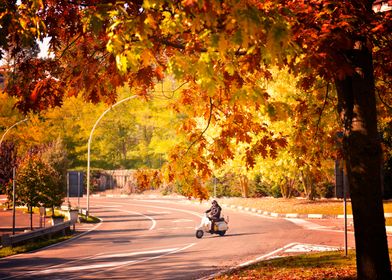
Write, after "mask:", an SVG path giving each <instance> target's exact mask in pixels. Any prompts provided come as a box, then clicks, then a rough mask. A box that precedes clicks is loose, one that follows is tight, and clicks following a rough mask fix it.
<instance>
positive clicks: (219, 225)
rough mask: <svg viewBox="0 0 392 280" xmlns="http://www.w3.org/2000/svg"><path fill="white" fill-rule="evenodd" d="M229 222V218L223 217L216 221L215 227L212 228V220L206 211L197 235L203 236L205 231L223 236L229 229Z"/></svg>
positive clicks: (197, 229) (198, 236)
mask: <svg viewBox="0 0 392 280" xmlns="http://www.w3.org/2000/svg"><path fill="white" fill-rule="evenodd" d="M228 223H229V220H228V219H227V220H225V218H221V219H220V220H219V221H217V222H215V224H214V229H213V230H211V220H210V219H209V218H208V215H207V213H204V216H203V217H202V218H201V223H200V226H199V227H197V228H196V237H197V238H202V237H203V235H204V232H206V233H211V234H219V235H220V236H223V235H225V233H226V231H227V230H228V229H229V227H228Z"/></svg>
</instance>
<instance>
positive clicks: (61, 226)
mask: <svg viewBox="0 0 392 280" xmlns="http://www.w3.org/2000/svg"><path fill="white" fill-rule="evenodd" d="M75 223H76V221H75V220H69V221H65V222H62V223H58V224H56V225H54V226H51V227H47V228H41V229H37V230H34V231H29V232H25V233H21V234H15V235H9V234H3V235H2V238H1V244H2V246H3V247H8V246H15V245H17V244H21V243H24V242H27V241H31V240H34V239H36V238H40V237H43V236H49V238H50V237H51V236H52V235H54V234H57V233H60V232H61V233H62V234H63V235H65V234H66V233H67V232H69V231H71V226H73V229H72V230H75Z"/></svg>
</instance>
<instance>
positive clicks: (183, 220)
mask: <svg viewBox="0 0 392 280" xmlns="http://www.w3.org/2000/svg"><path fill="white" fill-rule="evenodd" d="M186 222H193V220H189V219H178V220H174V221H172V223H186Z"/></svg>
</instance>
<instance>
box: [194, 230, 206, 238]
mask: <svg viewBox="0 0 392 280" xmlns="http://www.w3.org/2000/svg"><path fill="white" fill-rule="evenodd" d="M203 235H204V232H203V231H202V230H200V229H199V230H196V237H197V238H202V237H203Z"/></svg>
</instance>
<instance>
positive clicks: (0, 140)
mask: <svg viewBox="0 0 392 280" xmlns="http://www.w3.org/2000/svg"><path fill="white" fill-rule="evenodd" d="M27 120H28V118H25V119H23V120H21V121H18V122H16V123H14V124H13V125H11V126H10V127H9V128H7V130H6V131H5V132H4V134H3V136H1V139H0V147H1V144H2V143H3V140H4V137H5V136H6V134H7V133H8V132H9V131H10V130H11V129H12V128H13V127H15V126H17V125H18V124H20V123H22V122H25V121H27Z"/></svg>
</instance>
